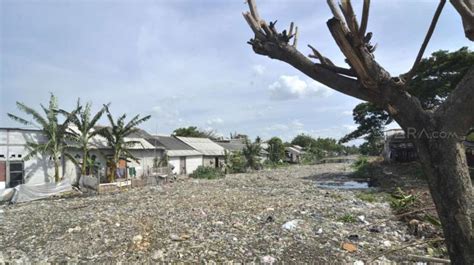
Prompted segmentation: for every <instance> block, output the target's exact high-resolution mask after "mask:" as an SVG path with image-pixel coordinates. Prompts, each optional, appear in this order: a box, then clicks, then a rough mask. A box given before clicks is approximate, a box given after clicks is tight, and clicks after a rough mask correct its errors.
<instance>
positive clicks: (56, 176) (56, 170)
mask: <svg viewBox="0 0 474 265" xmlns="http://www.w3.org/2000/svg"><path fill="white" fill-rule="evenodd" d="M54 182H56V183H58V182H59V158H58V156H57V155H56V154H55V155H54Z"/></svg>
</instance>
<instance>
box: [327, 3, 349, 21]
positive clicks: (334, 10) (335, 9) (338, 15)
mask: <svg viewBox="0 0 474 265" xmlns="http://www.w3.org/2000/svg"><path fill="white" fill-rule="evenodd" d="M327 1H328V6H329V8H330V9H331V12H332V15H333V16H334V17H335V18H337V19H338V20H339V21H341V23H342V24H343V25H344V27H345V19H344V16H342V14H341V12H340V11H339V8H338V6H337V5H336V3H335V2H334V0H327Z"/></svg>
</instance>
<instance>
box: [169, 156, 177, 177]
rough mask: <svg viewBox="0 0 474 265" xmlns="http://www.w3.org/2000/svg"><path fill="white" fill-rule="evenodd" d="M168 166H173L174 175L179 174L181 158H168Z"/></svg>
mask: <svg viewBox="0 0 474 265" xmlns="http://www.w3.org/2000/svg"><path fill="white" fill-rule="evenodd" d="M168 164H170V165H172V166H173V167H174V168H173V173H175V174H179V156H173V157H169V158H168Z"/></svg>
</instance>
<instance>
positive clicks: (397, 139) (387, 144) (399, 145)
mask: <svg viewBox="0 0 474 265" xmlns="http://www.w3.org/2000/svg"><path fill="white" fill-rule="evenodd" d="M382 156H383V157H384V160H385V161H387V162H410V161H415V160H416V159H417V158H418V155H417V152H416V147H415V145H414V144H413V142H412V141H411V140H410V139H408V138H407V137H406V135H405V131H403V130H401V129H392V130H387V131H385V136H384V149H383V151H382Z"/></svg>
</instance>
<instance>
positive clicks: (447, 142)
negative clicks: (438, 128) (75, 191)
mask: <svg viewBox="0 0 474 265" xmlns="http://www.w3.org/2000/svg"><path fill="white" fill-rule="evenodd" d="M417 148H418V152H419V157H420V160H421V162H422V165H423V168H424V172H425V174H426V175H427V177H428V184H429V188H430V192H431V196H432V198H433V201H434V203H435V205H436V210H437V212H438V216H439V218H440V220H441V224H442V227H443V232H444V237H445V239H446V245H447V248H448V253H449V257H450V259H451V261H452V263H453V264H474V233H473V223H472V221H473V219H472V218H473V217H472V209H473V208H472V206H473V201H472V200H473V193H472V186H471V178H470V176H469V169H468V166H467V162H466V155H465V151H464V148H463V146H462V142H461V141H459V140H458V139H455V138H454V137H446V138H444V139H440V138H437V139H424V140H418V143H417Z"/></svg>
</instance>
